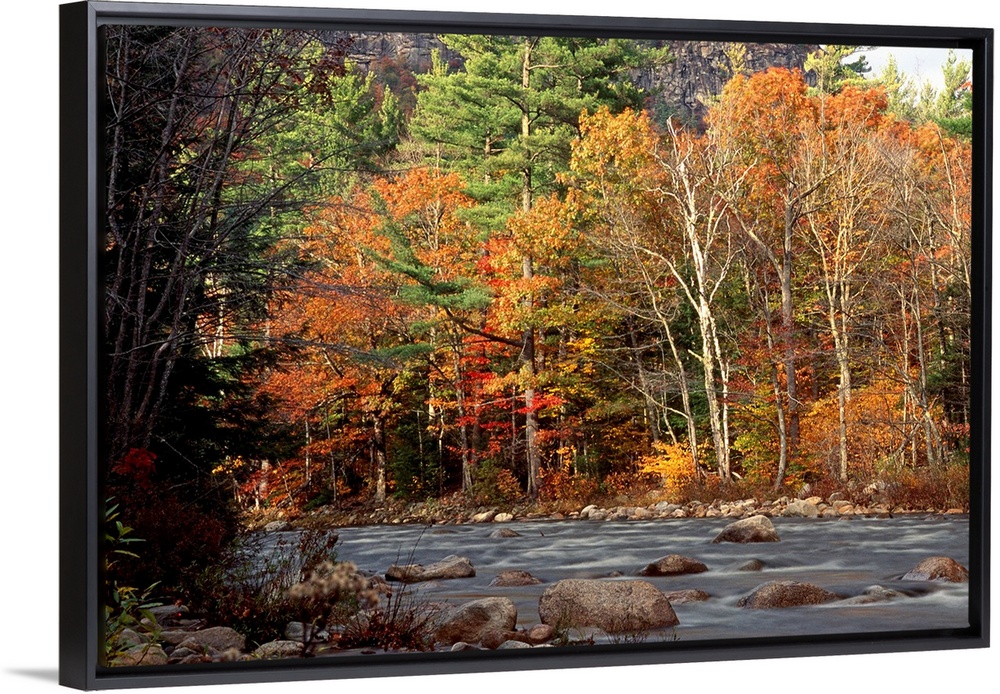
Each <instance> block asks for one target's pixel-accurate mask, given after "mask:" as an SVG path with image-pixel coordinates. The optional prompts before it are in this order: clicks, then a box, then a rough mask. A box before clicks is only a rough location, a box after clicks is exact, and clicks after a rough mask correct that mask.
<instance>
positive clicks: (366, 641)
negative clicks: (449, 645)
mask: <svg viewBox="0 0 1000 694" xmlns="http://www.w3.org/2000/svg"><path fill="white" fill-rule="evenodd" d="M439 613H440V608H439V607H438V606H436V605H434V604H431V603H427V602H421V601H419V600H417V599H416V597H415V596H414V594H413V593H412V592H411V591H410V589H409V587H408V586H406V585H402V586H399V587H398V588H396V587H394V588H391V589H389V590H388V591H387V592H386V593H385V595H384V597H383V599H382V600H381V601H380V602H379V604H378V606H376V607H374V608H372V609H369V610H365V611H362V612H359V613H358V614H357V615H355V616H354V618H352V619H350V620H348V622H347V624H346V628H345V630H344V633H343V634H342V635H341V638H340V645H341V646H342V647H343V648H381V649H382V650H383V651H398V650H408V651H430V650H433V649H434V634H435V631H436V628H437V617H438V615H439Z"/></svg>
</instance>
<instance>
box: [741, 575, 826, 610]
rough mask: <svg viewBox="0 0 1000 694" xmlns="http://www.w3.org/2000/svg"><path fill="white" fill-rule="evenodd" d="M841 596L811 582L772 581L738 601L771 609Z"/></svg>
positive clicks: (813, 603)
mask: <svg viewBox="0 0 1000 694" xmlns="http://www.w3.org/2000/svg"><path fill="white" fill-rule="evenodd" d="M839 599H840V596H839V595H837V594H835V593H831V592H830V591H828V590H824V589H823V588H820V587H819V586H815V585H813V584H811V583H799V582H798V581H771V582H770V583H764V584H762V585H759V586H757V587H756V588H754V590H753V591H752V592H751V593H750V594H749V595H746V596H744V597H742V598H740V600H739V602H738V603H736V604H737V605H738V606H739V607H746V608H749V609H753V610H769V609H775V608H783V607H799V606H800V605H820V604H823V603H826V602H832V601H834V600H839Z"/></svg>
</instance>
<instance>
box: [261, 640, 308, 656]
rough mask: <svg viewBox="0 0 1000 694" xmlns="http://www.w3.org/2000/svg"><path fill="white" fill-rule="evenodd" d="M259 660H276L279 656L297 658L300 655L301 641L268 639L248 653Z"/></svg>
mask: <svg viewBox="0 0 1000 694" xmlns="http://www.w3.org/2000/svg"><path fill="white" fill-rule="evenodd" d="M250 655H251V656H252V657H253V658H257V659H260V660H278V659H280V658H299V657H301V656H302V642H301V641H268V642H267V643H264V644H261V645H260V646H259V647H257V648H256V649H255V650H254V652H253V653H251V654H250Z"/></svg>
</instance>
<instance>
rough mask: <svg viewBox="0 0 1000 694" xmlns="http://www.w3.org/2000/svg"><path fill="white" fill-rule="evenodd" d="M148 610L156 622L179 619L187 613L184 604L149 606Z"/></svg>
mask: <svg viewBox="0 0 1000 694" xmlns="http://www.w3.org/2000/svg"><path fill="white" fill-rule="evenodd" d="M149 612H150V614H152V615H153V618H154V619H156V621H157V623H163V622H166V621H168V620H171V619H180V618H181V617H182V616H183V615H186V614H187V613H188V608H187V606H186V605H159V606H157V607H150V608H149Z"/></svg>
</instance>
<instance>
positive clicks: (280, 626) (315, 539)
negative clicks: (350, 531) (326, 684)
mask: <svg viewBox="0 0 1000 694" xmlns="http://www.w3.org/2000/svg"><path fill="white" fill-rule="evenodd" d="M268 539H269V536H267V535H264V534H260V533H255V534H253V535H248V536H243V537H240V538H238V539H237V540H236V541H235V542H234V543H232V544H231V545H230V546H229V547H228V548H227V549H226V551H225V552H224V553H223V556H222V558H221V560H220V561H219V562H217V563H216V564H214V565H212V566H211V567H209V568H207V569H205V570H204V571H203V572H202V573H201V575H200V576H199V578H198V580H197V581H196V583H195V585H194V586H193V591H192V593H193V594H192V595H191V598H190V600H191V603H192V607H193V608H195V609H196V610H198V611H199V612H202V613H205V614H207V615H209V616H210V617H211V619H212V620H213V621H217V622H218V623H220V624H221V625H224V626H229V627H232V628H233V629H236V630H237V631H239V632H240V633H242V634H244V635H246V637H247V638H248V639H249V640H250V641H251V642H255V643H265V642H267V641H271V640H274V639H276V638H283V636H282V634H283V633H284V628H285V625H286V624H288V623H289V622H292V621H298V620H299V619H300V616H301V614H300V613H301V610H300V608H301V605H298V604H296V601H295V600H294V599H293V598H292V597H291V596H290V595H289V589H290V588H291V587H292V586H294V585H296V584H298V583H301V582H303V581H304V580H306V579H307V578H308V576H309V575H310V572H311V571H312V570H313V569H315V568H316V567H318V566H321V565H322V564H323V563H324V562H327V561H333V559H335V556H336V554H335V551H334V546H335V544H336V542H337V535H336V534H335V533H332V532H330V531H326V530H306V531H303V532H302V534H301V535H300V536H299V538H298V540H297V541H290V540H279V541H278V542H277V543H276V544H274V545H273V546H271V547H267V546H266V545H265V542H266V541H267V540H268Z"/></svg>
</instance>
